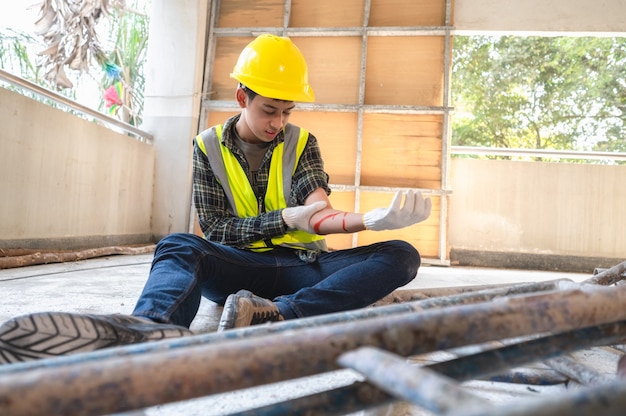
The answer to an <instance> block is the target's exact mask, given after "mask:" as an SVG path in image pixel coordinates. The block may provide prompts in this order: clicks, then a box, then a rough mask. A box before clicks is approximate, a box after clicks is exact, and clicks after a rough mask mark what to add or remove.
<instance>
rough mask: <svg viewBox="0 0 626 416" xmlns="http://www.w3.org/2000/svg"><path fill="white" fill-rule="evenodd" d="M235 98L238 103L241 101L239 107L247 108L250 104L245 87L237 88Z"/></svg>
mask: <svg viewBox="0 0 626 416" xmlns="http://www.w3.org/2000/svg"><path fill="white" fill-rule="evenodd" d="M235 98H236V99H237V103H239V107H241V108H246V107H247V105H248V101H247V100H248V94H246V92H245V91H244V89H243V88H241V87H239V88H237V91H236V92H235Z"/></svg>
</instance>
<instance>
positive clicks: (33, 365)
mask: <svg viewBox="0 0 626 416" xmlns="http://www.w3.org/2000/svg"><path fill="white" fill-rule="evenodd" d="M572 285H576V284H575V283H573V282H572V281H571V280H569V279H556V280H550V281H545V282H536V283H521V284H517V285H510V286H505V287H501V286H498V287H493V288H490V289H484V290H480V291H475V292H472V291H471V290H470V289H469V288H468V287H465V288H457V289H454V290H458V291H461V293H459V294H456V295H451V296H448V297H441V298H432V299H424V300H420V301H413V302H406V303H393V304H389V305H384V306H377V307H374V308H363V309H357V310H352V311H346V312H339V313H333V314H327V315H321V316H314V317H310V318H301V319H294V320H289V321H284V322H280V323H277V324H272V325H257V326H252V327H247V328H241V329H238V330H236V331H223V332H213V333H208V334H199V335H196V336H191V337H184V338H175V339H169V340H163V341H159V342H151V343H143V344H139V345H127V346H122V347H116V348H108V349H105V350H100V351H95V352H91V353H86V354H84V353H83V354H75V355H68V356H62V357H58V358H54V359H44V360H37V361H29V362H25V363H15V364H11V365H6V366H2V365H0V377H2V376H3V375H6V374H11V373H18V372H22V371H31V370H35V369H38V368H52V367H62V366H66V365H70V364H76V363H84V362H88V361H98V360H106V359H109V358H111V357H120V356H123V355H134V354H144V353H148V352H155V351H164V350H171V349H176V348H186V347H191V346H194V345H202V344H209V343H210V344H216V343H218V342H224V341H228V340H232V339H240V338H248V337H252V336H257V335H263V334H271V333H279V332H285V331H290V330H294V329H301V328H312V327H319V326H324V325H328V324H334V323H340V322H350V321H357V320H361V319H365V318H373V317H379V316H388V315H393V314H398V313H406V312H417V311H421V310H424V309H429V308H433V307H441V306H452V305H466V304H472V303H478V302H486V301H488V300H491V299H494V298H496V297H502V296H513V295H518V294H525V293H537V292H544V291H551V290H557V289H564V288H572V287H574V286H572ZM429 293H430V292H429ZM402 296H410V295H408V294H404V295H402Z"/></svg>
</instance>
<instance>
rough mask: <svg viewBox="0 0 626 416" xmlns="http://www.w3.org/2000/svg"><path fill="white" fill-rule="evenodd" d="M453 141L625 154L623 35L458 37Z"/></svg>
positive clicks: (625, 61)
mask: <svg viewBox="0 0 626 416" xmlns="http://www.w3.org/2000/svg"><path fill="white" fill-rule="evenodd" d="M453 53H454V56H453V61H452V62H453V69H452V71H453V72H452V101H453V105H454V107H455V115H454V117H453V127H452V141H453V144H455V145H465V146H482V147H508V148H527V149H562V150H598V151H622V152H624V151H626V137H625V132H626V82H625V80H624V74H625V73H626V39H623V38H589V37H519V36H502V37H487V36H473V37H461V36H456V37H455V38H454V47H453Z"/></svg>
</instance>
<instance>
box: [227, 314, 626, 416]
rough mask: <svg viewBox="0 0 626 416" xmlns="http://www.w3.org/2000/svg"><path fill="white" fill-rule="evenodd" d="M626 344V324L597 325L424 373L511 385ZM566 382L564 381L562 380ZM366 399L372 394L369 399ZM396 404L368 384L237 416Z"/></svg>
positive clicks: (457, 360)
mask: <svg viewBox="0 0 626 416" xmlns="http://www.w3.org/2000/svg"><path fill="white" fill-rule="evenodd" d="M624 338H626V321H622V322H616V323H609V324H602V325H596V326H592V327H588V328H582V329H576V330H573V331H567V332H563V333H559V334H555V335H549V336H545V337H541V338H536V339H531V340H527V341H523V342H518V343H515V344H511V345H506V346H503V347H499V348H496V349H493V350H486V351H482V352H479V353H476V354H471V355H466V356H463V357H458V358H455V359H452V360H447V361H441V362H438V363H433V364H429V365H427V366H425V367H427V368H428V369H430V370H432V371H436V372H437V373H439V374H442V375H445V376H447V377H450V378H452V379H454V380H456V381H457V382H464V381H468V380H476V379H482V380H484V379H491V380H494V379H495V380H497V379H498V378H500V379H501V380H500V381H509V380H507V379H505V378H504V377H497V378H496V377H491V378H490V376H493V375H496V374H501V373H502V371H503V370H506V369H509V368H514V367H517V366H520V365H524V364H528V363H530V362H535V361H541V360H546V359H551V358H554V357H558V356H559V355H561V354H564V353H568V352H574V351H578V350H582V349H585V348H589V347H598V346H605V345H610V344H612V343H615V342H619V341H621V340H623V339H624ZM562 381H563V380H562ZM366 393H367V394H366ZM396 400H397V399H396V398H394V397H393V396H391V395H389V394H388V393H385V392H382V391H380V390H378V389H377V388H376V387H374V386H372V385H370V384H368V383H367V382H358V383H354V384H352V385H350V386H346V387H341V388H337V389H333V390H328V391H324V392H320V393H316V394H312V395H309V396H304V397H299V398H296V399H292V400H288V401H285V402H281V403H275V404H272V405H268V406H264V407H260V408H256V409H252V410H249V411H243V412H239V413H235V414H234V415H237V416H253V415H255V416H281V415H284V414H289V415H292V416H298V415H302V416H304V415H308V414H311V413H312V414H318V413H320V414H321V413H323V414H325V415H329V416H330V415H342V414H346V413H353V412H357V411H361V410H366V409H370V408H372V407H376V406H381V405H385V404H389V403H392V402H394V401H396Z"/></svg>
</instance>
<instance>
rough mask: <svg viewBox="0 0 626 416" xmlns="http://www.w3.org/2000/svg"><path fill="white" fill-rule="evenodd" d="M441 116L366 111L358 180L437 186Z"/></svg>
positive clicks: (390, 184) (439, 175)
mask: <svg viewBox="0 0 626 416" xmlns="http://www.w3.org/2000/svg"><path fill="white" fill-rule="evenodd" d="M441 135H442V117H441V116H437V115H399V114H366V115H365V117H364V120H363V149H362V163H361V184H362V185H365V186H399V187H415V188H429V189H438V188H440V187H441V145H442V142H441V141H442V139H441Z"/></svg>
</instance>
